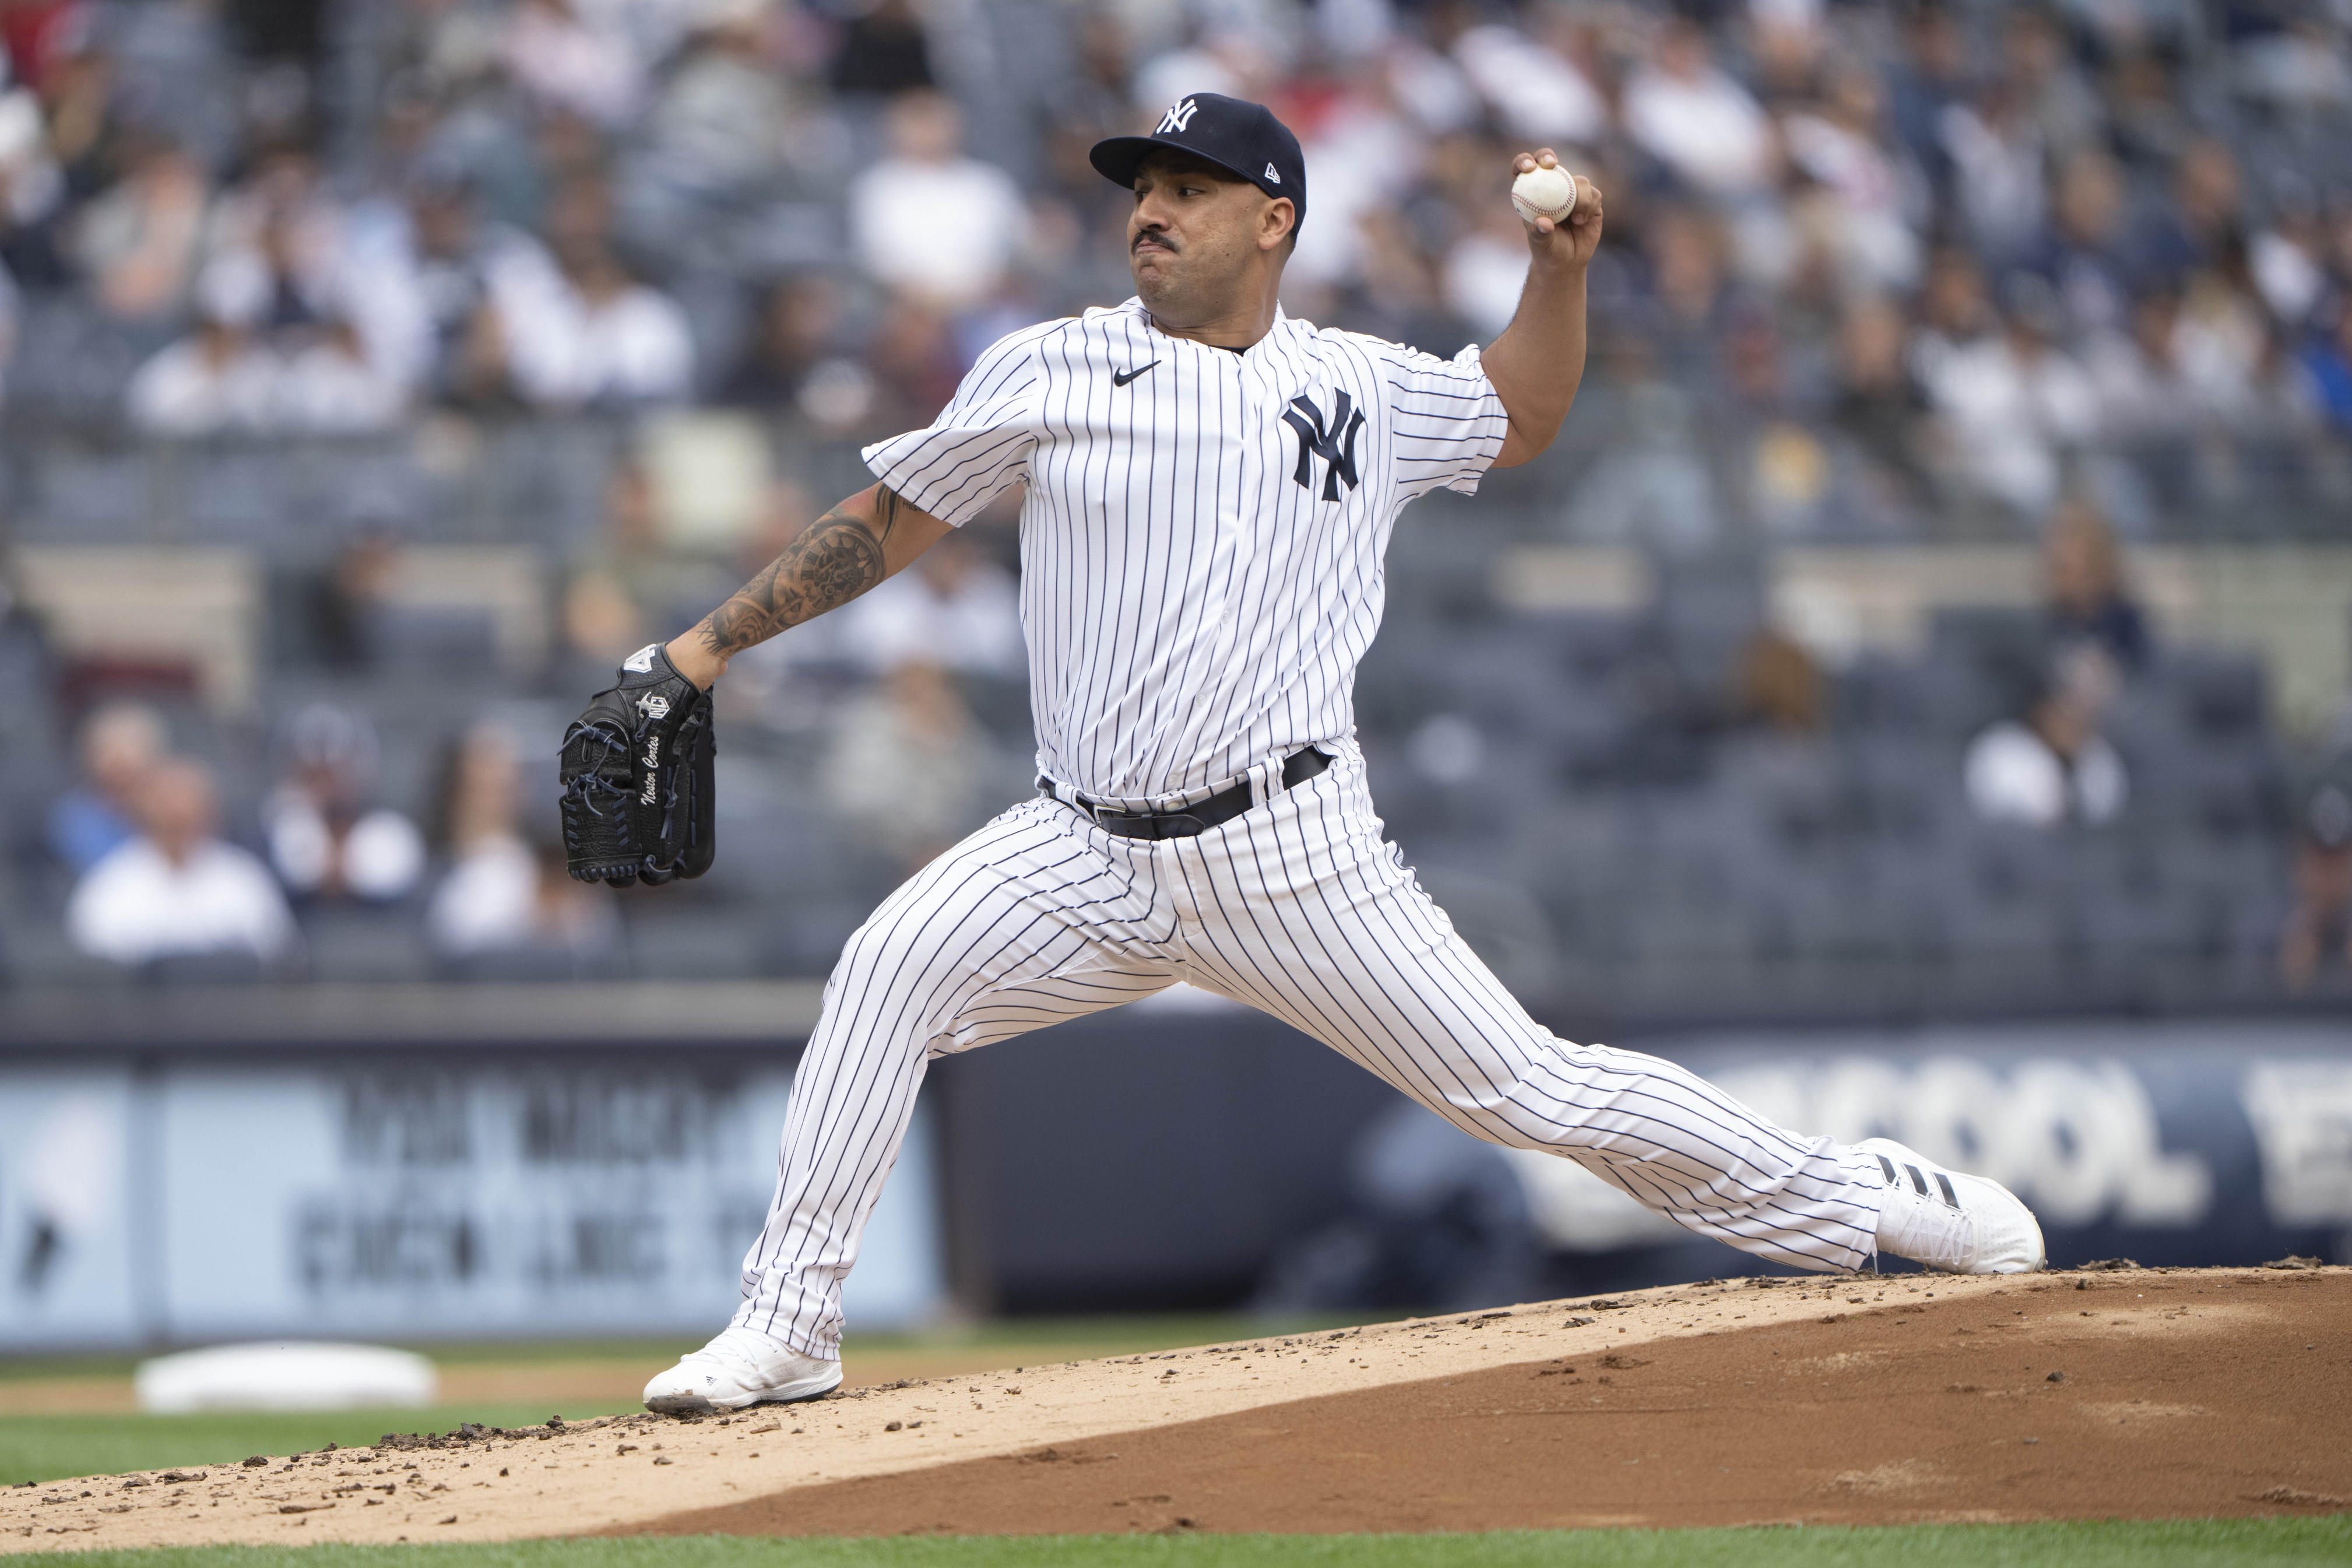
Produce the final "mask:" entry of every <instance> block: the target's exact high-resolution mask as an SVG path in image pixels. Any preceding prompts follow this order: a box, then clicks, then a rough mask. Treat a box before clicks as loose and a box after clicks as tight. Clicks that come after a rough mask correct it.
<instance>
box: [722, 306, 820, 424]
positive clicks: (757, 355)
mask: <svg viewBox="0 0 2352 1568" xmlns="http://www.w3.org/2000/svg"><path fill="white" fill-rule="evenodd" d="M838 292H839V291H838V290H837V289H835V287H834V284H833V281H832V279H827V278H824V277H819V276H815V275H813V274H811V275H803V276H801V277H794V278H785V279H779V280H778V281H777V282H776V283H774V284H773V285H772V286H771V287H770V288H769V289H768V292H767V297H766V298H765V299H764V300H762V301H761V306H760V312H759V316H758V318H757V319H756V320H755V321H753V323H752V326H751V331H749V332H747V333H746V334H745V341H744V344H743V355H742V357H741V358H740V359H739V360H737V361H736V362H735V366H734V368H733V369H732V370H730V371H729V372H728V373H727V379H726V381H725V382H724V383H722V384H721V385H720V387H719V396H720V397H721V398H723V399H724V400H725V401H727V402H729V403H738V404H746V405H751V406H754V407H766V408H782V407H789V406H790V405H792V404H793V401H794V400H795V399H797V398H798V397H799V396H800V394H801V389H802V387H803V386H804V385H806V384H807V383H808V378H809V374H810V373H811V372H812V371H814V370H815V369H816V367H817V366H818V365H819V364H821V363H824V360H825V359H826V358H827V356H828V355H829V354H830V353H832V345H833V336H834V332H835V329H836V327H837V326H838V322H839V314H840V304H839V299H838Z"/></svg>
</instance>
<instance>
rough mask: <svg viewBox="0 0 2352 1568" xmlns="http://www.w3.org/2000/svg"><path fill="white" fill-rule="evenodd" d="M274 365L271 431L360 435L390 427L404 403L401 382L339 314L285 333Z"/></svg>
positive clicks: (394, 422) (351, 325)
mask: <svg viewBox="0 0 2352 1568" xmlns="http://www.w3.org/2000/svg"><path fill="white" fill-rule="evenodd" d="M273 369H274V374H273V375H272V377H271V382H272V384H271V388H270V391H271V398H270V415H269V423H270V426H271V428H273V429H276V430H280V431H309V432H311V433H314V434H317V435H322V436H350V435H359V434H362V433H364V432H367V431H370V430H383V429H386V428H389V427H390V426H393V425H394V424H396V423H398V421H399V419H400V416H401V415H402V414H403V413H404V412H405V411H406V409H407V406H408V398H407V395H405V394H404V392H403V391H402V390H401V387H400V384H398V383H397V382H396V381H394V379H393V378H392V376H390V375H389V374H385V372H384V371H383V369H382V368H381V367H379V366H378V365H377V363H375V362H374V361H373V359H371V358H370V357H369V355H368V352H367V345H366V344H365V343H364V342H362V341H361V340H360V331H359V328H358V327H357V326H355V325H354V324H353V323H352V321H351V319H350V318H349V317H346V316H342V315H340V314H328V315H324V316H321V317H320V319H319V320H318V321H316V322H314V323H313V324H312V325H310V327H308V328H305V329H301V330H300V331H298V332H295V333H291V334H289V336H288V340H287V342H286V346H285V348H284V349H283V350H281V357H280V358H279V359H278V363H277V364H276V365H275V366H274V367H273Z"/></svg>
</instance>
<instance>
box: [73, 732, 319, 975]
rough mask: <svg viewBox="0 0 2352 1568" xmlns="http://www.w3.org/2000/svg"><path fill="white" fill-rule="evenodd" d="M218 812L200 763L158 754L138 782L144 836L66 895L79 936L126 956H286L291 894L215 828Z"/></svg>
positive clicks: (93, 947)
mask: <svg viewBox="0 0 2352 1568" xmlns="http://www.w3.org/2000/svg"><path fill="white" fill-rule="evenodd" d="M219 817H220V808H219V803H218V801H217V799H216V798H215V795H214V792H213V782H212V776H211V775H210V774H209V773H206V772H205V769H204V767H203V765H202V764H201V763H194V762H191V761H188V760H186V759H184V758H179V759H173V760H172V761H169V762H165V763H161V764H159V765H158V766H157V767H156V768H155V769H154V771H153V772H152V773H150V774H149V775H148V778H147V781H146V783H145V784H144V785H143V786H142V788H141V790H140V794H139V821H140V826H141V829H142V831H141V833H140V836H139V837H136V838H133V839H132V840H131V841H130V842H129V843H127V844H124V845H122V846H121V847H120V848H117V849H115V850H113V851H112V852H111V853H110V854H109V855H107V856H106V857H105V858H103V859H101V860H100V861H99V862H98V864H97V865H95V866H93V867H91V868H90V869H89V873H88V874H87V875H86V876H84V877H83V878H82V879H81V881H80V882H79V884H78V885H77V886H76V887H75V888H74V890H73V896H72V898H71V899H70V900H68V903H67V905H66V931H67V933H68V935H69V936H70V937H71V938H72V940H73V943H74V945H75V946H76V947H78V948H79V949H81V951H82V952H87V953H89V954H90V955H92V956H93V957H97V958H103V959H107V960H109V961H110V962H112V963H120V964H124V965H136V964H142V963H152V962H153V961H154V960H157V959H163V958H178V957H187V956H193V955H196V954H203V953H216V952H230V953H248V954H251V955H252V956H253V957H255V958H257V959H258V960H261V961H262V962H264V963H268V962H269V961H272V960H275V959H278V958H280V957H283V956H284V955H285V954H286V953H287V952H289V949H290V948H291V947H292V945H293V941H294V921H293V918H292V917H291V916H290V915H289V914H288V913H287V910H286V900H285V899H284V898H283V897H282V896H281V895H280V894H279V893H278V884H277V883H275V882H273V881H271V880H270V879H269V873H268V871H266V870H264V869H263V868H262V866H261V863H260V862H259V861H257V860H256V859H255V858H253V857H252V856H250V855H248V854H247V853H246V852H245V851H244V850H242V849H239V848H236V847H234V846H232V845H228V844H225V843H223V842H221V840H220V839H219V838H218V837H216V833H217V830H218V825H219Z"/></svg>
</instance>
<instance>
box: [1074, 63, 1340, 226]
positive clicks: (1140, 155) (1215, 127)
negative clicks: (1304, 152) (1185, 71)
mask: <svg viewBox="0 0 2352 1568" xmlns="http://www.w3.org/2000/svg"><path fill="white" fill-rule="evenodd" d="M1163 147H1177V148H1181V149H1182V150H1183V151H1185V152H1187V153H1192V155H1193V156H1194V157H1196V158H1204V159H1206V160H1207V161H1208V162H1210V163H1214V164H1216V165H1218V166H1219V167H1221V168H1223V169H1225V170H1228V171H1230V172H1231V173H1232V174H1233V176H1234V178H1235V179H1237V180H1247V181H1248V182H1249V183H1250V184H1253V185H1255V186H1256V187H1257V188H1258V189H1259V190H1261V191H1264V192H1265V194H1266V195H1269V196H1280V197H1282V198H1284V199H1285V200H1286V201H1287V202H1289V203H1290V205H1291V208H1292V211H1293V213H1294V215H1295V216H1296V218H1297V220H1298V221H1302V222H1303V221H1304V220H1305V219H1306V216H1307V163H1306V160H1305V158H1304V157H1303V156H1301V154H1300V153H1299V151H1298V138H1297V137H1296V136H1294V135H1292V134H1291V133H1290V128H1289V127H1288V126H1286V125H1285V124H1283V122H1282V121H1279V120H1276V118H1275V117H1274V112H1273V110H1269V109H1267V108H1266V107H1265V105H1264V104H1262V103H1245V102H1244V101H1243V100H1240V99H1238V98H1227V97H1226V96H1225V95H1224V94H1223V93H1221V92H1195V93H1191V94H1188V95H1187V96H1185V97H1183V98H1180V99H1178V100H1176V101H1175V102H1174V103H1172V104H1171V105H1169V107H1168V112H1167V113H1165V114H1163V115H1161V116H1160V123H1159V124H1158V125H1157V126H1155V127H1154V128H1153V129H1152V132H1151V134H1150V135H1149V136H1113V137H1110V138H1109V139H1108V140H1106V141H1102V142H1096V143H1095V145H1094V149H1093V151H1092V152H1091V153H1088V154H1087V157H1088V161H1089V162H1091V163H1093V164H1094V166H1095V169H1096V171H1097V173H1099V174H1101V175H1102V176H1103V177H1104V178H1105V179H1107V180H1110V181H1113V182H1115V183H1116V184H1122V185H1128V186H1132V185H1133V184H1135V172H1136V170H1137V169H1139V168H1140V167H1141V166H1142V163H1143V161H1144V160H1145V159H1146V158H1148V157H1150V156H1151V154H1152V153H1156V152H1158V151H1160V149H1161V148H1163Z"/></svg>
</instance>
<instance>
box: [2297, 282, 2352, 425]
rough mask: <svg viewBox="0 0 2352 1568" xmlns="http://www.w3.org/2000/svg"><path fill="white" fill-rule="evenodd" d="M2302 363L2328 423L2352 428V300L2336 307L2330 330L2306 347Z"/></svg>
mask: <svg viewBox="0 0 2352 1568" xmlns="http://www.w3.org/2000/svg"><path fill="white" fill-rule="evenodd" d="M2303 364H2304V369H2305V371H2306V372H2308V373H2309V374H2310V377H2311V386H2312V389H2313V392H2314V394H2315V396H2316V398H2317V401H2318V404H2319V407H2320V408H2321V410H2322V411H2323V412H2324V413H2325V414H2326V416H2327V421H2328V423H2329V424H2331V425H2333V426H2336V428H2337V429H2339V430H2347V431H2352V302H2347V303H2344V304H2340V305H2338V306H2337V307H2336V320H2335V321H2334V322H2333V323H2332V324H2331V327H2330V330H2329V331H2327V332H2326V334H2325V335H2323V336H2318V337H2315V338H2313V339H2312V341H2311V342H2310V343H2309V344H2308V345H2307V346H2306V347H2305V349H2304V352H2303Z"/></svg>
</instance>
